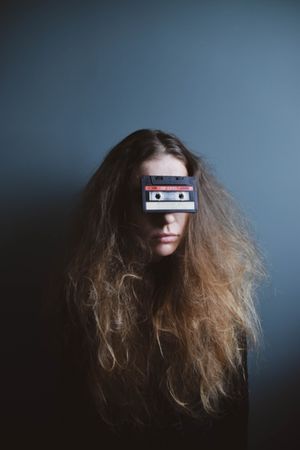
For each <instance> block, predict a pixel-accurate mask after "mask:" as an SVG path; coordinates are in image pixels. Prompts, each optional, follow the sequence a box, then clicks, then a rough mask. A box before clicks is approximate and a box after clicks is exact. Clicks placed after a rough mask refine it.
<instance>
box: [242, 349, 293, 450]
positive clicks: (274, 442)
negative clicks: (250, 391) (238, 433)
mask: <svg viewBox="0 0 300 450" xmlns="http://www.w3.org/2000/svg"><path fill="white" fill-rule="evenodd" d="M287 352H288V349H287ZM293 358H294V361H293V362H292V363H291V365H290V366H289V367H287V368H286V370H283V371H282V375H281V379H280V380H278V379H274V380H272V379H271V378H270V380H269V381H268V384H267V385H266V383H262V384H261V388H260V389H259V390H258V392H256V393H255V395H253V402H252V403H253V404H252V408H253V411H255V417H254V418H253V419H252V422H253V423H252V435H250V436H249V441H250V445H249V450H257V449H259V450H260V449H263V450H283V449H288V450H296V449H297V450H298V449H299V445H300V444H299V443H300V428H299V416H300V388H299V380H300V353H299V358H298V360H296V359H295V353H294V352H293ZM272 384H273V386H274V387H272ZM250 407H251V405H250Z"/></svg>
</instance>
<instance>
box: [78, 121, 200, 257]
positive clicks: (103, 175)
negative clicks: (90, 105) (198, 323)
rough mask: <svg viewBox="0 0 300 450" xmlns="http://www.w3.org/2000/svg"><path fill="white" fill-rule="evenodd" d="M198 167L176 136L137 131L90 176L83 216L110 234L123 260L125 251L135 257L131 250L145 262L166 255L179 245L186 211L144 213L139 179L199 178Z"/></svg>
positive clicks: (192, 156) (114, 150) (185, 223)
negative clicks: (155, 176) (172, 176)
mask: <svg viewBox="0 0 300 450" xmlns="http://www.w3.org/2000/svg"><path fill="white" fill-rule="evenodd" d="M200 167H201V165H200V160H199V158H198V157H197V156H195V155H193V154H192V153H191V152H190V151H189V150H188V149H187V148H186V146H185V145H184V144H183V143H182V142H181V141H180V140H179V139H178V138H177V137H176V136H174V135H171V134H167V133H164V132H162V131H160V130H149V129H143V130H138V131H136V132H134V133H132V134H130V135H129V136H127V137H126V138H125V139H124V140H122V141H121V142H120V143H119V144H117V145H116V146H115V147H114V148H113V149H112V150H111V151H110V152H109V153H108V154H107V156H106V157H105V159H104V161H103V162H102V164H101V166H100V167H99V169H98V170H97V171H96V173H95V174H94V176H93V177H92V179H91V180H90V182H89V184H88V186H87V188H86V190H85V193H84V197H83V209H84V217H83V219H84V221H85V223H86V222H87V220H90V221H91V224H92V222H94V227H96V228H98V230H102V237H103V239H105V240H107V239H110V238H111V237H112V236H113V237H114V239H116V240H117V241H118V243H119V244H120V249H121V248H123V250H124V251H123V253H124V254H123V256H124V258H125V259H126V258H127V259H129V257H130V255H132V257H133V258H135V257H136V255H135V254H134V252H135V251H136V252H138V253H139V255H140V256H141V257H142V258H145V260H146V259H147V260H148V261H150V260H155V259H159V258H160V257H162V256H168V255H171V254H173V253H174V252H175V251H176V249H177V248H178V247H179V245H180V244H181V243H183V240H184V236H185V234H186V232H187V225H188V222H189V219H190V217H189V216H190V215H191V214H189V213H178V212H175V213H166V214H163V213H144V212H143V211H142V201H141V190H140V178H141V176H142V175H174V176H175V175H178V176H186V175H188V176H197V177H198V178H199V173H200V172H201V171H200ZM86 238H87V239H88V236H87V237H86ZM103 239H102V243H103V244H104V242H103Z"/></svg>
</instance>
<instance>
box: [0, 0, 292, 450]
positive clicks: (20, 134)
mask: <svg viewBox="0 0 300 450" xmlns="http://www.w3.org/2000/svg"><path fill="white" fill-rule="evenodd" d="M299 19H300V8H299V2H296V1H294V2H293V1H283V0H282V1H213V0H212V1H207V2H206V1H204V2H201V1H192V0H185V1H183V0H182V1H179V0H172V1H171V0H164V1H158V0H152V1H148V2H145V1H141V0H140V1H123V2H121V1H119V2H117V1H110V2H109V1H94V2H93V1H85V2H83V1H72V2H66V1H60V2H55V1H52V2H47V1H44V2H40V1H31V2H30V1H27V2H23V3H21V2H19V3H17V2H7V4H6V6H2V9H1V28H0V30H1V31H0V32H1V40H0V45H1V71H0V79H1V87H0V88H1V104H0V108H1V123H0V126H1V151H2V153H3V158H4V164H3V163H2V165H1V168H2V169H4V170H3V174H2V175H1V190H0V196H1V200H2V202H3V205H2V213H3V222H2V225H1V227H2V233H1V237H2V239H1V240H2V244H3V250H2V255H3V258H2V273H3V274H4V275H5V281H4V291H3V292H4V293H5V295H4V302H3V305H4V306H3V317H4V318H5V323H6V327H4V332H5V336H6V341H5V342H6V343H8V344H5V345H6V347H5V352H6V353H8V355H9V356H8V364H7V365H6V369H7V379H6V382H7V383H9V382H13V384H14V389H13V392H14V394H15V395H14V396H12V397H11V396H10V395H9V396H8V401H7V403H6V404H7V406H6V408H7V412H8V416H10V417H12V418H15V417H16V416H18V417H24V415H25V416H26V417H27V420H28V424H29V423H30V419H28V417H30V416H31V418H32V420H34V418H35V417H36V414H30V413H28V411H29V410H30V406H29V410H28V405H31V413H32V410H38V411H42V407H41V405H42V403H41V400H40V399H41V397H43V396H44V395H46V396H47V395H48V396H49V387H47V386H45V384H47V383H46V382H43V381H42V380H43V377H41V376H40V375H41V374H44V373H45V372H47V373H48V377H49V379H51V373H52V372H51V371H54V372H55V369H53V368H52V367H51V365H49V367H48V368H47V369H46V370H45V368H43V369H42V370H41V371H40V369H39V368H38V366H39V364H37V361H41V363H42V364H44V365H46V367H47V358H44V360H43V358H42V356H41V355H42V350H41V349H40V348H39V346H38V345H37V340H38V336H39V332H40V329H39V326H40V325H37V324H38V323H39V314H40V312H39V309H40V292H41V289H42V285H43V282H42V281H41V280H44V279H45V278H46V277H47V270H48V267H49V265H51V261H52V262H53V260H54V259H55V256H54V255H55V254H56V251H57V250H58V249H59V248H60V246H61V245H62V243H63V238H64V228H65V223H66V218H67V216H68V213H69V211H70V210H71V208H72V205H73V204H74V202H75V201H76V198H77V197H76V196H77V194H78V192H79V191H80V189H81V188H82V186H83V185H84V184H85V183H86V181H87V180H88V178H89V177H90V175H91V174H92V173H93V171H94V170H95V168H96V167H97V166H98V164H99V162H100V161H101V159H102V157H103V155H104V153H105V152H106V151H107V150H108V149H109V148H110V147H111V146H113V145H114V144H115V143H117V142H118V141H119V140H120V139H121V138H122V137H124V136H125V135H127V134H128V133H130V132H132V131H134V130H135V129H138V128H142V127H147V128H148V127H150V128H161V129H163V130H166V131H170V132H174V133H176V134H177V135H178V136H179V137H180V138H182V139H183V141H184V142H185V143H186V144H187V145H188V146H189V147H190V148H191V149H193V150H194V151H195V152H197V153H200V154H202V155H204V156H205V157H206V159H207V161H208V162H209V164H210V165H211V166H212V167H213V168H214V169H215V172H216V174H217V175H218V176H219V178H220V179H221V180H222V181H223V183H224V184H225V185H226V186H227V188H228V189H229V190H230V191H231V192H232V193H233V195H234V196H235V197H236V199H237V200H238V202H239V204H240V205H241V207H242V209H243V210H244V211H245V212H246V214H247V215H248V217H249V218H250V221H251V222H252V224H253V228H254V231H255V233H256V236H257V240H258V243H259V246H260V247H261V248H262V250H263V252H264V254H265V257H266V261H267V266H268V271H269V280H268V282H267V283H265V284H264V286H263V287H262V288H261V289H260V292H259V299H260V306H259V309H260V312H261V319H262V326H263V333H264V341H263V344H262V346H261V349H260V351H259V353H258V354H257V353H256V354H252V355H250V358H249V359H250V394H251V417H250V419H251V420H250V448H251V449H254V448H255V449H257V448H264V449H266V448H272V449H277V448H278V449H279V448H284V447H286V448H293V443H292V442H293V441H294V440H295V439H296V437H297V436H298V438H299V432H298V430H297V427H298V428H299V425H300V424H299V422H298V418H297V416H296V411H297V409H298V404H299V400H300V399H299V391H298V390H297V387H298V386H297V384H298V380H299V375H300V373H299V372H300V370H299V369H300V363H299V356H300V351H299V339H300V330H299V315H300V305H299V287H298V280H299V275H300V274H299V230H300V228H299V219H300V211H299V181H298V180H299V166H300V152H299V146H300V137H299V129H300V127H299V126H300V123H299V122H300V120H299V119H300V84H299V74H300V58H299V54H300V51H299V49H300V46H299V44H300V21H299ZM7 346H8V348H7ZM32 364H33V365H34V367H35V370H34V371H33V370H32V369H30V367H32ZM11 369H12V372H11ZM20 370H23V373H24V375H22V377H21V376H20ZM49 373H50V375H49ZM41 378H42V380H41ZM33 386H35V387H36V389H35V394H33V392H31V391H33V390H32V389H31V388H32V387H33ZM50 390H51V388H50ZM50 397H51V395H50ZM20 399H21V400H22V401H20ZM41 414H42V415H43V414H45V413H43V412H42V413H41ZM297 422H298V423H297Z"/></svg>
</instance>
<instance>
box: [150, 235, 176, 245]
mask: <svg viewBox="0 0 300 450" xmlns="http://www.w3.org/2000/svg"><path fill="white" fill-rule="evenodd" d="M178 237H179V235H178V234H167V233H158V234H154V235H153V236H152V238H151V239H153V240H154V241H155V242H160V243H162V244H170V243H172V242H176V241H177V239H178Z"/></svg>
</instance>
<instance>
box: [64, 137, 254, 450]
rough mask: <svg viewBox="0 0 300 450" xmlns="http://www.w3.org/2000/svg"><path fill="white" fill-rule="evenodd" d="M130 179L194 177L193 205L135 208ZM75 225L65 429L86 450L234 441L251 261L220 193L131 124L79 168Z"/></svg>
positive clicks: (204, 173) (243, 232) (165, 140)
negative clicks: (83, 173) (94, 162)
mask: <svg viewBox="0 0 300 450" xmlns="http://www.w3.org/2000/svg"><path fill="white" fill-rule="evenodd" d="M143 176H170V177H174V176H177V177H186V176H189V177H194V178H195V180H196V186H197V191H198V211H197V212H194V213H189V212H177V211H176V209H175V210H170V211H165V212H155V213H148V212H143V209H142V200H141V188H140V179H141V177H143ZM76 223H77V226H76V233H75V236H74V243H73V244H72V253H71V255H70V262H69V264H68V267H67V271H66V275H67V277H66V290H65V292H66V296H65V297H66V311H65V322H66V344H65V349H66V351H65V357H66V359H67V364H66V370H65V381H66V384H65V391H67V393H66V396H65V397H66V402H65V403H66V405H68V412H67V413H66V414H65V417H68V419H69V420H68V421H69V428H68V430H69V436H71V435H73V436H74V435H75V436H76V439H75V441H76V443H78V442H81V443H80V445H85V444H86V443H87V442H88V445H86V448H92V445H94V444H95V447H96V446H97V448H98V447H99V445H100V446H101V443H102V445H103V447H105V446H106V445H109V446H110V448H114V447H113V446H114V445H115V446H116V448H117V447H119V446H120V445H122V444H124V442H125V441H126V442H127V443H130V445H131V447H132V448H134V447H135V446H136V448H140V447H141V446H142V448H152V447H153V448H154V447H155V448H160V447H161V448H164V447H165V445H169V444H170V445H172V446H173V448H174V446H175V447H177V448H182V447H183V446H185V447H186V448H189V447H190V448H191V446H192V445H193V444H194V443H198V444H199V448H210V449H213V448H227V447H226V445H228V448H231V449H233V448H238V449H239V450H241V449H243V448H246V442H247V413H248V390H247V359H246V352H247V348H246V347H247V344H246V343H247V341H249V342H256V339H257V334H258V320H257V316H256V313H255V309H254V305H253V294H254V287H255V284H256V283H255V282H256V280H257V279H258V278H259V276H260V275H261V274H262V266H261V261H260V258H259V256H258V253H257V251H256V250H255V247H254V245H253V243H252V241H251V239H250V237H249V233H248V232H247V228H246V225H245V221H243V220H242V218H241V217H240V215H239V214H238V212H237V209H236V207H235V206H234V204H233V202H232V200H231V198H230V196H229V195H228V194H227V193H226V191H225V190H224V189H223V187H222V186H221V185H220V184H219V183H218V182H217V181H216V179H215V178H214V176H213V175H212V174H211V173H210V171H209V170H208V169H207V167H206V166H205V164H204V162H203V161H202V159H201V158H199V157H198V156H195V155H194V154H193V153H191V152H190V151H189V150H188V149H187V148H186V147H185V145H184V144H183V143H182V142H181V141H180V140H179V139H178V138H177V137H175V136H174V135H170V134H167V133H164V132H162V131H160V130H148V129H144V130H138V131H136V132H134V133H132V134H131V135H129V136H128V137H126V138H125V139H124V140H122V141H121V142H120V143H119V144H118V145H116V146H115V147H114V148H113V149H112V150H111V151H110V152H109V153H108V155H107V156H106V158H105V159H104V161H103V163H102V164H101V166H100V167H99V169H98V170H97V171H96V173H95V174H94V175H93V177H92V178H91V180H90V181H89V183H88V185H87V186H86V189H85V190H84V192H83V196H82V202H81V206H80V209H79V212H78V217H77V219H76ZM66 386H68V388H67V387H66ZM79 397H80V400H79ZM75 429H76V430H78V429H81V430H83V431H81V433H75V434H74V430H75ZM80 439H82V441H80ZM75 441H74V442H75ZM198 444H197V445H198ZM89 446H90V447H89ZM100 448H101V447H100Z"/></svg>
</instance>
